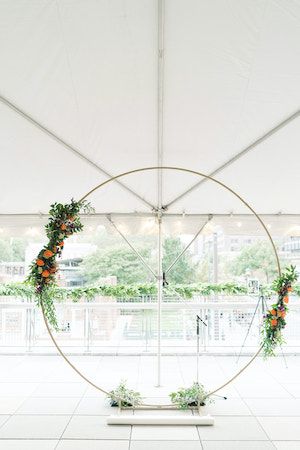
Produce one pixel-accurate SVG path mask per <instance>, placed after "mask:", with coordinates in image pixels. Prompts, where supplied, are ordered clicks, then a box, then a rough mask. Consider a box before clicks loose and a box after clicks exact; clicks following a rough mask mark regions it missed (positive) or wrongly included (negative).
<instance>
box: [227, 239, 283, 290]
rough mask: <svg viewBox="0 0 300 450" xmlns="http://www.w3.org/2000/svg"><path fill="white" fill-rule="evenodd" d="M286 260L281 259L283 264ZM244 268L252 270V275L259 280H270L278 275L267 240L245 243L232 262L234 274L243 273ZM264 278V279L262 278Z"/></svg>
mask: <svg viewBox="0 0 300 450" xmlns="http://www.w3.org/2000/svg"><path fill="white" fill-rule="evenodd" d="M285 263H286V262H285V261H282V264H283V265H284V264H285ZM246 269H250V270H251V271H252V276H254V277H257V278H259V279H261V278H262V280H261V281H266V282H267V283H269V282H271V281H272V280H273V279H274V278H276V276H277V275H278V270H277V262H276V257H275V254H274V250H273V248H272V246H271V244H270V243H269V242H268V241H258V242H257V243H256V244H255V245H245V246H243V247H242V248H241V251H240V253H239V254H238V255H237V257H236V258H235V259H234V260H233V262H232V271H233V273H234V274H235V275H244V274H245V273H246ZM263 278H264V279H263Z"/></svg>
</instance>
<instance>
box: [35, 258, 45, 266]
mask: <svg viewBox="0 0 300 450" xmlns="http://www.w3.org/2000/svg"><path fill="white" fill-rule="evenodd" d="M36 263H37V265H38V266H44V265H45V263H44V261H43V260H42V259H37V260H36Z"/></svg>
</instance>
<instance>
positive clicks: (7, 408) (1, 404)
mask: <svg viewBox="0 0 300 450" xmlns="http://www.w3.org/2000/svg"><path fill="white" fill-rule="evenodd" d="M26 398H27V397H2V398H1V400H0V414H14V412H15V411H16V410H17V409H18V408H19V407H20V406H21V405H22V403H24V401H25V400H26Z"/></svg>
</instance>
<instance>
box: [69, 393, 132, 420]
mask: <svg viewBox="0 0 300 450" xmlns="http://www.w3.org/2000/svg"><path fill="white" fill-rule="evenodd" d="M117 409H118V408H117V407H112V406H110V404H109V401H108V400H104V399H103V398H99V397H94V398H92V397H83V398H82V399H81V400H80V403H79V404H78V406H77V408H76V410H75V413H74V414H75V415H76V416H85V415H87V416H91V415H95V416H96V415H97V416H110V415H111V414H116V413H117ZM122 414H126V415H127V414H131V415H132V414H133V412H132V410H123V411H122Z"/></svg>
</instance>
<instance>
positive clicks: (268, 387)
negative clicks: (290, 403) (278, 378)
mask: <svg viewBox="0 0 300 450" xmlns="http://www.w3.org/2000/svg"><path fill="white" fill-rule="evenodd" d="M235 389H236V390H237V391H238V393H239V394H240V396H241V397H244V398H274V392H276V398H292V395H291V394H290V393H289V392H288V391H287V389H286V388H285V387H282V386H280V384H279V383H277V382H274V381H273V382H269V383H267V382H264V383H262V382H261V381H259V380H257V382H255V383H254V382H253V381H252V380H251V383H250V382H249V381H248V382H247V383H241V382H236V383H235Z"/></svg>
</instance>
